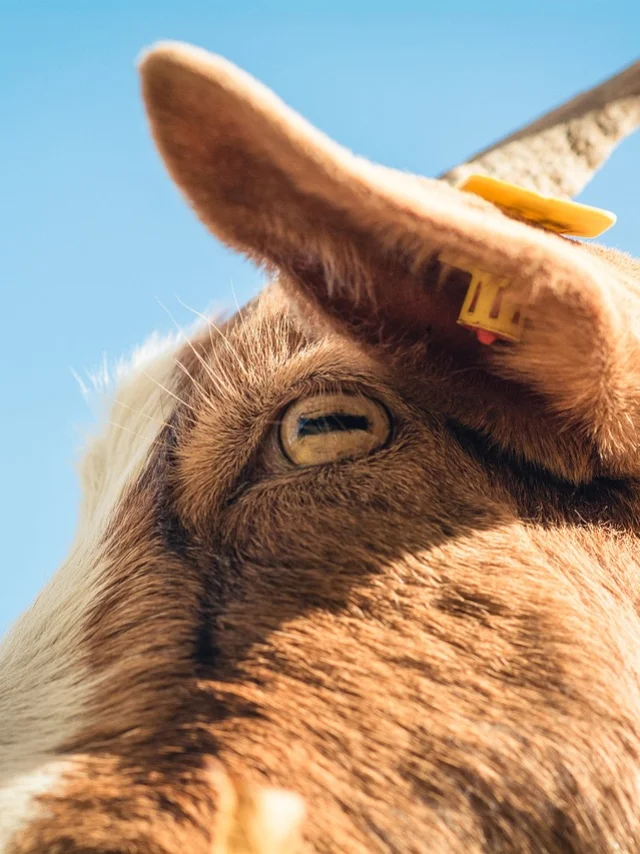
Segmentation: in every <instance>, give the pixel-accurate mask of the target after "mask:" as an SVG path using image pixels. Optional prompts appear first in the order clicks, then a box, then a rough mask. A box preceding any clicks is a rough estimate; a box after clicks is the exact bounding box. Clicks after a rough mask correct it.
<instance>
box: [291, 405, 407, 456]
mask: <svg viewBox="0 0 640 854" xmlns="http://www.w3.org/2000/svg"><path fill="white" fill-rule="evenodd" d="M390 434H391V420H390V418H389V414H388V412H387V410H386V409H385V408H384V407H383V406H382V405H381V404H380V403H378V402H377V401H375V400H372V399H371V398H369V397H363V396H361V395H356V394H346V393H343V394H319V395H314V396H313V397H306V398H303V399H302V400H298V401H296V402H295V403H293V404H291V406H290V407H289V408H288V409H287V410H286V412H285V413H284V415H283V417H282V420H281V422H280V445H281V447H282V449H283V451H284V453H285V454H286V456H287V457H288V459H289V460H290V461H291V462H292V463H294V464H295V465H298V466H316V465H320V464H321V463H330V462H335V461H336V460H344V459H353V458H354V457H362V456H365V455H366V454H370V453H371V452H372V451H375V450H376V449H378V448H380V447H382V446H383V445H384V444H385V443H386V442H387V440H388V439H389V436H390Z"/></svg>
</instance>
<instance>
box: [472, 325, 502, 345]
mask: <svg viewBox="0 0 640 854" xmlns="http://www.w3.org/2000/svg"><path fill="white" fill-rule="evenodd" d="M476 335H477V336H478V341H479V342H480V343H481V344H493V342H494V341H495V340H496V338H497V337H498V336H497V335H495V333H493V332H487V330H486V329H476Z"/></svg>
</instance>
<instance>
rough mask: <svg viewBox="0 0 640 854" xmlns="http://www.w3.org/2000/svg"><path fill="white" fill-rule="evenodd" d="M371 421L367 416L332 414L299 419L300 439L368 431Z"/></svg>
mask: <svg viewBox="0 0 640 854" xmlns="http://www.w3.org/2000/svg"><path fill="white" fill-rule="evenodd" d="M368 429H369V419H368V418H367V417H366V416H365V415H345V414H338V413H332V414H331V415H321V416H320V417H319V418H304V417H301V418H298V439H303V438H304V437H305V436H319V435H320V434H322V433H336V432H338V433H348V432H350V431H351V430H368Z"/></svg>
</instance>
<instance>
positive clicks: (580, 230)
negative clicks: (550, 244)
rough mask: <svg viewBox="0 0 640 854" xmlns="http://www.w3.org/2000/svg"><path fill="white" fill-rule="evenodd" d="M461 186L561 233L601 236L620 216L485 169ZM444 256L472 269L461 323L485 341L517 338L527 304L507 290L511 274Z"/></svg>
mask: <svg viewBox="0 0 640 854" xmlns="http://www.w3.org/2000/svg"><path fill="white" fill-rule="evenodd" d="M458 189H460V190H464V191H465V192H467V193H474V194H475V195H476V196H481V197H482V198H483V199H486V200H487V201H489V202H493V204H494V205H496V206H497V207H499V208H500V209H501V210H502V211H503V212H504V213H505V214H506V215H507V216H512V217H514V218H515V219H520V220H525V221H526V222H530V223H532V224H533V225H538V226H540V227H541V228H544V229H546V230H547V231H554V232H556V233H557V234H566V235H571V236H573V237H597V236H598V235H600V234H602V233H603V232H605V231H606V230H607V229H608V228H611V226H612V225H613V224H614V223H615V221H616V216H615V214H613V213H611V211H606V210H601V209H600V208H593V207H590V206H589V205H579V204H577V202H571V201H567V200H565V199H556V198H553V197H552V196H543V195H541V194H540V193H535V192H534V191H533V190H527V189H525V188H524V187H518V186H517V185H516V184H509V183H508V182H507V181H499V180H498V179H497V178H489V177H487V176H485V175H470V176H469V177H468V178H467V179H466V180H465V181H463V183H462V184H460V185H459V187H458ZM442 260H443V261H445V263H448V264H451V265H452V266H454V267H458V268H459V269H463V270H466V271H467V272H468V273H471V283H470V285H469V288H468V290H467V295H466V297H465V299H464V302H463V304H462V309H461V310H460V315H459V316H458V323H459V324H460V325H461V326H466V327H467V328H469V329H473V330H474V331H475V333H476V335H477V337H478V340H479V341H480V343H482V344H492V343H493V342H494V341H495V340H496V338H500V339H502V340H504V341H519V340H520V338H521V335H522V329H523V326H524V310H523V308H522V306H520V305H518V304H517V303H516V302H515V301H514V299H513V298H512V297H510V295H509V279H502V278H500V277H498V276H495V275H493V274H492V273H489V272H487V271H485V270H478V269H477V268H474V267H471V266H470V265H469V264H468V263H465V262H464V260H462V259H456V258H452V259H451V260H447V259H444V258H443V259H442Z"/></svg>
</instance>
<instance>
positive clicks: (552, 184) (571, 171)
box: [0, 43, 640, 854]
mask: <svg viewBox="0 0 640 854" xmlns="http://www.w3.org/2000/svg"><path fill="white" fill-rule="evenodd" d="M140 72H141V80H142V92H143V98H144V102H145V105H146V109H147V113H148V117H149V122H150V126H151V130H152V133H153V136H154V139H155V141H156V144H157V147H158V149H159V152H160V154H161V156H162V158H163V159H164V162H165V164H166V166H167V169H168V171H169V173H170V175H171V176H172V178H173V180H174V181H175V182H176V184H177V186H178V187H179V188H180V190H181V191H182V192H183V193H184V195H185V196H186V198H187V200H188V202H189V203H190V204H191V205H192V207H193V208H194V210H195V212H196V214H197V215H198V216H199V217H200V219H201V220H202V221H203V222H204V223H205V224H206V226H207V227H208V228H209V229H210V230H211V231H212V232H213V234H214V235H216V236H217V237H218V238H219V239H221V240H222V241H224V242H225V243H227V244H228V245H230V246H232V247H235V248H236V249H238V250H239V251H241V252H243V253H245V254H246V255H247V256H249V257H250V258H252V259H253V260H254V261H255V262H256V263H258V264H260V265H263V266H264V267H265V268H266V269H267V270H268V271H269V272H270V273H271V274H272V279H271V283H270V284H269V286H268V287H267V288H266V289H265V291H264V292H263V293H262V294H261V295H260V296H259V297H258V298H256V299H255V300H253V301H252V302H251V303H249V304H248V305H247V306H245V307H244V308H243V309H241V310H239V311H238V312H237V314H236V315H234V316H233V317H232V318H231V319H230V320H228V321H227V322H225V323H224V324H223V325H222V326H221V327H220V328H218V327H217V326H215V324H213V323H212V322H211V323H206V324H205V325H204V326H203V327H202V328H201V329H199V330H198V331H197V332H196V333H194V335H193V336H192V337H191V338H190V339H189V340H188V341H187V342H186V343H180V342H175V341H174V342H170V343H168V344H167V345H166V347H165V348H156V349H155V350H154V351H153V352H145V353H142V354H139V356H138V358H137V359H136V360H135V363H134V365H133V366H132V369H131V371H130V372H129V373H128V374H127V375H126V376H125V377H124V378H123V379H122V380H121V382H120V384H119V386H118V388H117V389H116V391H115V393H114V403H113V409H112V413H111V416H110V422H109V424H107V425H105V426H104V427H103V428H102V430H101V432H100V433H98V434H97V435H96V437H95V438H94V439H93V440H92V442H91V444H90V446H89V447H88V448H87V450H86V452H85V455H84V458H83V461H82V464H81V472H80V475H81V480H82V486H83V493H82V495H83V497H82V507H81V513H80V520H79V525H78V533H77V537H76V540H75V543H74V545H73V547H72V549H71V552H70V554H69V557H68V559H67V561H66V562H65V564H64V565H63V566H62V567H61V569H60V570H59V572H58V573H57V574H56V575H55V576H54V577H53V579H52V580H51V582H50V583H49V584H48V585H47V587H46V588H45V590H44V591H43V592H42V594H41V595H40V596H39V597H38V599H37V600H36V602H35V603H34V604H33V606H32V607H31V608H30V609H29V610H28V611H27V612H26V613H25V614H24V615H23V616H22V617H21V619H20V620H19V621H18V622H17V623H16V625H15V626H14V627H13V628H12V629H11V630H10V632H9V633H8V636H7V637H6V639H5V641H4V644H3V646H2V648H1V652H0V691H1V694H0V720H1V721H2V724H1V730H0V851H2V854H35V852H50V854H71V852H75V854H80V852H101V854H115V852H118V854H125V852H126V854H132V853H133V852H139V854H185V852H189V854H205V852H206V853H207V854H210V852H212V851H215V852H242V851H244V852H249V851H254V852H257V851H263V852H285V851H308V852H311V851H315V852H345V854H346V852H349V854H360V852H363V853H364V852H374V851H380V852H392V851H393V852H422V851H429V852H434V853H435V854H438V852H465V854H480V852H489V851H490V852H525V854H526V852H530V854H534V852H568V851H574V852H599V854H606V852H614V851H615V852H621V851H637V850H640V810H639V809H638V804H639V803H640V615H639V613H638V609H639V605H640V448H639V444H640V442H639V437H640V342H639V335H640V264H639V263H638V262H636V261H634V260H633V259H631V258H629V257H627V256H625V255H624V254H622V253H620V252H617V251H612V250H608V249H605V248H603V247H600V246H595V245H592V244H587V243H584V242H578V241H574V240H570V239H568V238H567V237H564V236H562V235H559V234H555V233H551V232H550V231H548V230H545V229H541V228H538V227H536V226H534V225H532V224H531V223H530V222H527V221H522V220H520V219H517V218H514V217H512V216H508V215H506V214H505V213H504V212H503V211H502V210H501V209H500V208H499V206H497V205H496V204H493V203H492V202H491V201H488V200H486V199H483V198H480V197H479V196H477V195H474V194H472V193H469V192H464V191H462V190H460V189H458V187H457V185H458V183H459V182H460V180H462V179H464V178H465V177H466V176H468V175H469V174H471V173H477V174H485V175H489V176H493V177H495V178H504V179H507V180H509V181H516V182H518V183H520V184H522V185H525V186H527V187H529V188H532V189H534V190H537V191H539V192H542V193H555V194H556V195H558V194H559V195H564V196H572V195H575V194H576V193H578V192H579V191H580V190H581V189H582V187H583V186H584V185H585V184H586V182H587V181H588V180H589V178H590V176H591V175H592V174H593V173H594V171H595V170H596V169H597V168H598V167H599V166H600V164H601V163H603V162H604V160H605V159H606V158H607V156H608V155H609V153H610V152H611V150H612V149H613V148H614V146H615V145H616V143H617V142H618V141H619V140H620V139H622V138H623V137H624V136H625V135H626V134H628V133H630V132H631V131H632V130H633V129H634V128H635V127H636V126H637V125H638V124H640V63H638V64H636V65H634V66H633V67H631V68H629V69H627V70H626V71H625V72H623V73H621V74H620V75H618V76H617V77H615V78H612V80H611V81H609V82H607V83H605V84H603V85H602V86H600V87H598V88H596V89H594V90H592V91H590V92H587V93H585V94H584V95H582V96H580V97H579V98H577V99H574V100H573V101H572V102H570V103H569V104H567V105H565V106H564V107H562V108H560V109H559V110H556V111H554V112H552V113H550V114H549V115H548V116H546V117H544V118H543V119H541V120H539V121H538V122H536V123H534V124H533V125H532V126H530V128H528V129H526V130H524V131H521V132H520V133H518V134H516V135H514V136H513V137H510V138H508V139H507V140H505V141H503V142H502V143H500V144H498V145H497V146H496V147H494V148H492V149H490V150H488V151H487V152H483V153H481V154H480V155H478V156H477V157H476V158H474V159H473V160H472V161H470V162H469V163H468V164H464V165H463V166H461V167H459V168H457V169H455V170H453V171H452V172H451V173H449V174H448V175H445V176H443V177H442V179H441V180H430V179H425V178H419V177H415V176H411V175H406V174H402V173H399V172H395V171H393V170H391V169H386V168H383V167H380V166H376V165H373V164H370V163H368V162H365V161H364V160H361V159H358V158H356V157H355V156H353V155H352V154H350V153H349V152H347V151H345V150H344V149H342V148H341V147H339V146H338V145H336V144H335V143H333V142H331V141H329V140H327V139H326V138H325V137H324V136H323V135H322V134H320V133H319V132H317V131H316V130H314V129H313V128H311V127H310V126H308V125H307V124H306V123H305V122H304V120H302V119H301V118H300V117H299V116H297V115H295V114H294V113H293V112H292V111H290V110H289V109H288V108H287V107H285V106H284V105H283V104H282V103H281V102H280V101H279V100H278V99H277V98H276V97H275V96H274V95H273V94H272V93H270V92H269V91H267V90H266V89H265V88H264V87H262V86H261V85H260V84H258V83H257V82H255V81H254V80H253V79H251V78H250V77H249V76H248V75H246V74H244V73H243V72H241V71H239V70H238V69H237V68H235V67H234V66H233V65H231V64H230V63H228V62H226V61H224V60H222V59H220V58H216V57H212V56H210V55H209V54H207V53H205V52H204V51H199V50H197V49H195V48H191V47H188V46H184V45H179V44H173V43H169V44H161V45H158V46H156V47H154V48H153V49H151V50H150V51H149V52H147V53H146V54H145V55H144V57H143V59H142V61H141V64H140ZM454 257H455V258H457V259H460V258H462V259H464V260H463V261H462V262H460V264H458V262H457V261H456V262H454V263H451V258H454ZM465 265H466V267H465ZM469 269H480V270H484V271H488V272H489V273H490V274H491V275H493V276H497V277H499V278H500V279H501V280H506V281H508V282H509V283H510V286H509V287H510V293H511V294H512V296H513V297H514V299H516V300H517V301H518V304H521V305H522V306H523V307H526V313H527V320H526V323H525V324H524V328H523V333H522V338H521V340H520V341H519V342H517V343H508V342H504V341H500V340H498V341H496V342H495V343H493V344H492V345H491V346H486V345H484V344H482V343H481V342H480V341H479V340H478V339H477V338H476V336H475V335H474V334H473V333H472V332H470V331H469V329H467V328H465V327H463V326H461V325H460V324H458V323H456V318H457V315H458V312H459V309H460V305H461V303H462V300H463V298H464V294H465V290H466V288H467V287H468V285H469V277H468V274H467V273H468V270H469ZM465 271H466V272H465ZM303 812H304V813H305V818H304V822H303Z"/></svg>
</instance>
